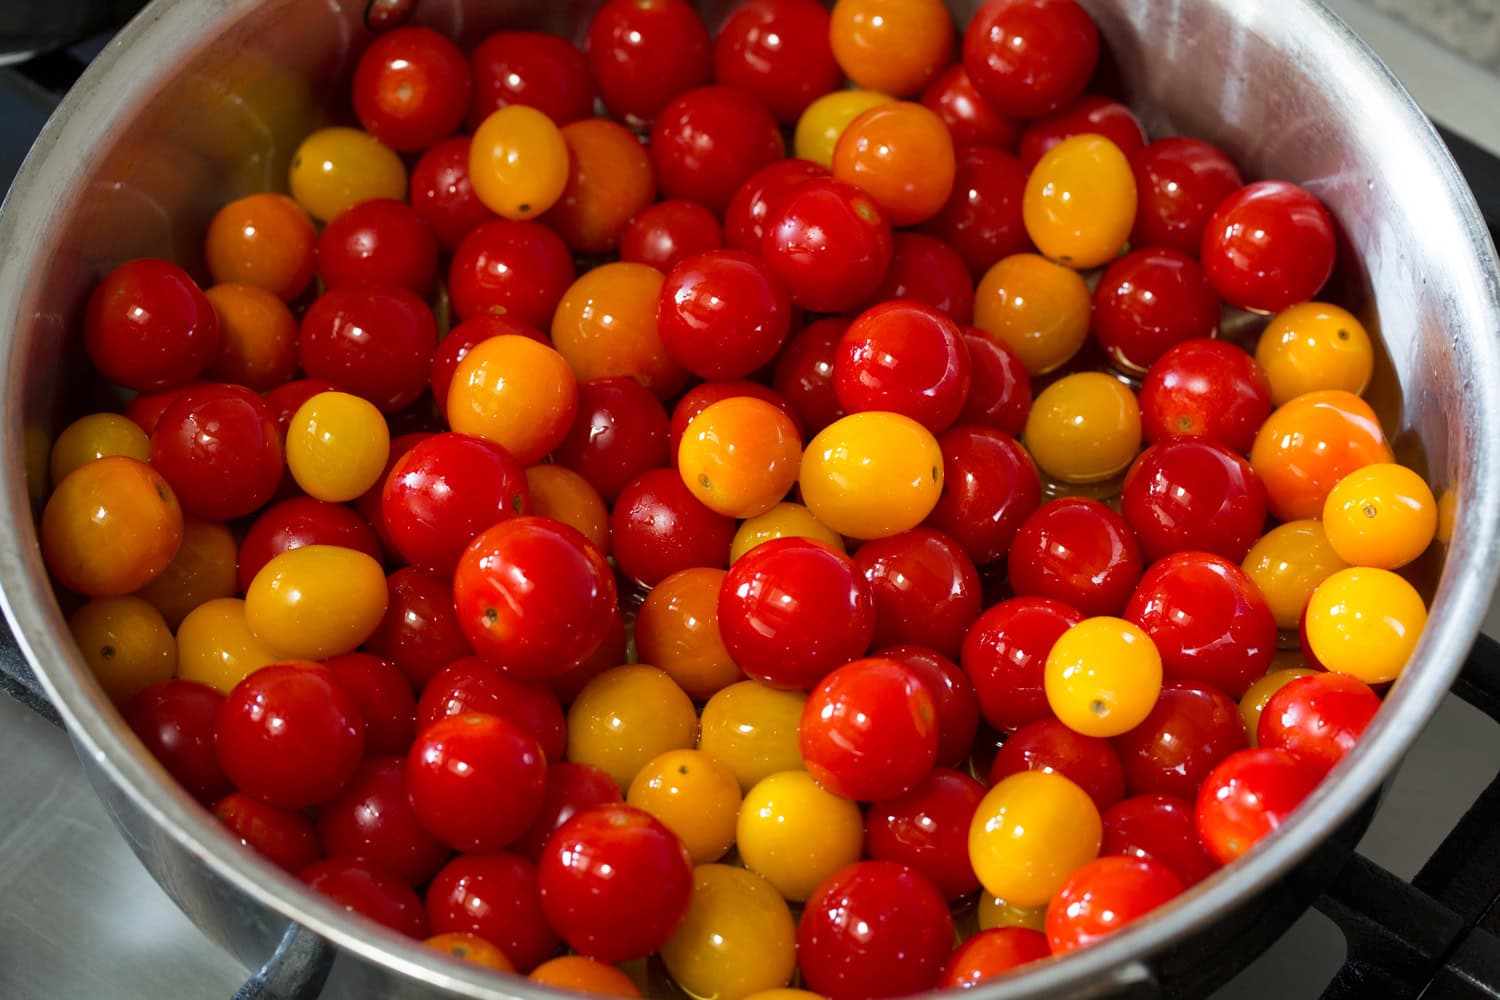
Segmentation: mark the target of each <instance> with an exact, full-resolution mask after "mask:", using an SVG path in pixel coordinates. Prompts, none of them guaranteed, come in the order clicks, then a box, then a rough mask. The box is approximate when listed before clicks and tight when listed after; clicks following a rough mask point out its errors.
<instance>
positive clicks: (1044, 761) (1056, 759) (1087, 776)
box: [989, 719, 1125, 812]
mask: <svg viewBox="0 0 1500 1000" xmlns="http://www.w3.org/2000/svg"><path fill="white" fill-rule="evenodd" d="M1021 771H1050V772H1052V773H1053V774H1060V775H1062V776H1063V777H1064V778H1067V779H1068V780H1069V781H1071V782H1073V783H1074V784H1075V785H1077V786H1078V787H1079V788H1082V789H1083V790H1084V791H1085V792H1087V793H1088V795H1089V798H1091V799H1093V800H1094V805H1096V806H1098V807H1099V811H1100V812H1103V811H1104V810H1106V809H1108V808H1109V807H1110V806H1112V805H1114V804H1115V803H1116V802H1119V801H1120V800H1121V799H1122V798H1124V797H1125V771H1124V769H1123V768H1122V767H1121V764H1120V755H1119V754H1118V753H1116V752H1115V748H1114V747H1113V746H1111V745H1110V742H1109V740H1106V739H1101V738H1099V737H1097V736H1083V735H1081V734H1079V733H1075V732H1074V731H1073V730H1071V729H1069V728H1068V727H1067V726H1065V725H1063V724H1062V723H1061V722H1059V721H1057V720H1056V719H1038V720H1037V721H1035V722H1032V723H1028V724H1027V725H1025V726H1022V727H1021V728H1020V729H1018V730H1016V731H1015V732H1014V733H1012V734H1011V735H1010V736H1009V737H1008V738H1007V739H1006V740H1005V743H1004V745H1002V746H1001V747H1000V752H999V753H998V754H996V755H995V763H994V764H993V765H991V766H990V774H989V780H990V784H991V785H996V784H999V783H1000V781H1001V780H1002V779H1004V778H1008V777H1010V776H1011V775H1012V774H1018V773H1020V772H1021Z"/></svg>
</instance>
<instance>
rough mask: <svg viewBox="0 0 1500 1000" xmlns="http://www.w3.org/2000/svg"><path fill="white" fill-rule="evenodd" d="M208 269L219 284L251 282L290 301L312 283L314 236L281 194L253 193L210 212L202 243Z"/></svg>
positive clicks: (292, 203)
mask: <svg viewBox="0 0 1500 1000" xmlns="http://www.w3.org/2000/svg"><path fill="white" fill-rule="evenodd" d="M204 243H205V245H204V251H203V255H204V258H205V259H206V260H207V263H208V273H209V274H211V275H212V276H213V279H214V281H216V282H218V283H220V284H240V285H254V286H255V287H256V288H264V289H265V290H266V291H268V292H270V293H271V294H272V295H274V296H276V297H277V298H279V299H281V300H282V301H287V302H289V301H291V300H292V299H295V298H296V297H297V296H299V295H301V294H302V292H303V291H304V290H305V289H306V288H307V286H308V284H309V283H310V282H311V281H312V276H313V267H314V263H315V261H314V255H315V253H316V250H317V245H318V234H317V233H316V232H315V231H314V230H313V224H312V219H310V218H308V217H307V212H305V211H304V210H303V208H302V206H301V205H299V204H297V203H296V202H295V201H293V200H292V199H290V198H288V197H287V196H286V195H284V194H252V195H250V196H249V197H248V198H239V199H237V200H235V201H231V202H230V203H229V204H227V205H225V206H224V207H223V208H221V209H219V211H218V213H217V214H215V215H214V217H213V221H212V222H210V223H209V224H208V237H207V239H206V240H205V241H204Z"/></svg>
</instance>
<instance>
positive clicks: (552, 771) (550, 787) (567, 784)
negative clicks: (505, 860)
mask: <svg viewBox="0 0 1500 1000" xmlns="http://www.w3.org/2000/svg"><path fill="white" fill-rule="evenodd" d="M622 801H624V800H623V799H622V798H621V796H620V786H619V785H617V784H615V779H613V778H611V777H610V776H609V775H608V774H607V773H606V772H604V771H602V770H600V769H599V768H597V767H594V766H593V765H592V764H575V763H573V762H572V761H565V760H560V761H558V762H557V763H555V764H548V765H547V794H546V797H545V798H543V799H542V810H541V812H539V813H537V816H536V820H535V821H534V822H533V823H532V824H531V829H529V830H527V831H526V832H525V833H524V834H522V835H521V839H520V840H518V841H516V842H515V843H514V844H512V845H511V850H512V851H514V852H515V853H517V854H519V855H521V857H523V858H526V859H527V860H528V861H531V862H533V863H535V862H536V861H537V860H538V859H540V858H541V856H542V849H543V848H544V847H545V846H546V843H547V839H548V838H549V837H551V836H552V832H553V831H554V830H556V829H557V828H558V827H560V826H562V825H563V824H564V823H566V822H567V821H568V820H570V819H572V818H573V817H574V816H576V815H577V814H579V813H581V812H583V811H585V810H587V809H592V808H594V806H604V805H609V804H611V803H616V802H622Z"/></svg>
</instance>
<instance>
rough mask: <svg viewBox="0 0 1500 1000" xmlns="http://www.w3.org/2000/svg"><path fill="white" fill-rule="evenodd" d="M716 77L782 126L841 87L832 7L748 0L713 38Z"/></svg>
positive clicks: (802, 0) (812, 0)
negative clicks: (830, 27)
mask: <svg viewBox="0 0 1500 1000" xmlns="http://www.w3.org/2000/svg"><path fill="white" fill-rule="evenodd" d="M714 79H715V80H716V81H717V82H719V83H721V84H724V85H725V86H728V87H738V88H739V89H741V90H743V91H746V92H748V93H750V94H752V95H753V96H754V97H755V98H756V99H757V100H759V101H760V102H761V103H762V104H764V105H765V106H766V107H767V108H769V109H770V111H771V114H772V115H774V116H775V117H776V120H777V121H778V122H781V123H782V124H783V125H790V124H792V123H794V122H796V120H797V117H798V116H799V115H800V114H802V112H803V111H804V110H805V109H806V108H807V106H808V105H809V104H811V103H812V102H813V100H814V98H818V97H821V96H823V95H824V94H826V93H828V92H829V91H832V90H837V89H839V87H840V86H841V85H842V84H843V82H844V71H843V70H841V69H840V68H839V64H838V63H837V62H835V61H834V58H833V48H832V46H830V45H829V44H828V10H827V8H826V7H824V6H823V5H822V4H820V3H818V2H817V0H747V2H745V3H742V4H740V5H739V6H737V7H736V8H735V9H734V12H733V13H731V14H730V15H729V19H728V20H727V21H725V22H724V24H723V26H722V27H721V28H720V29H719V37H718V38H717V39H716V40H715V41H714Z"/></svg>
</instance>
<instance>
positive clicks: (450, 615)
mask: <svg viewBox="0 0 1500 1000" xmlns="http://www.w3.org/2000/svg"><path fill="white" fill-rule="evenodd" d="M385 587H386V604H385V617H384V618H382V619H381V620H380V624H379V625H377V626H376V627H375V631H374V632H373V633H372V634H371V635H370V637H369V638H368V639H366V640H365V648H366V649H368V650H369V651H370V652H372V653H374V654H375V655H377V656H380V657H384V658H385V659H387V660H389V661H390V662H391V663H393V664H395V665H396V668H397V669H398V670H400V671H401V673H402V674H403V675H404V676H405V677H406V679H407V681H408V683H410V684H411V685H412V686H413V687H416V688H419V689H420V688H421V687H422V685H424V684H426V683H427V680H428V678H430V677H431V676H432V675H433V674H434V673H436V672H437V671H438V670H439V669H440V668H441V667H443V666H444V665H445V664H448V663H451V662H453V661H454V660H456V659H458V658H459V657H461V656H468V655H469V654H470V653H471V652H472V650H471V649H470V648H469V640H468V639H466V638H464V633H463V629H462V628H460V627H459V624H458V615H457V613H456V612H455V611H454V609H453V587H452V585H451V584H449V583H448V581H447V580H446V579H444V578H443V577H440V576H437V575H435V574H433V573H428V572H427V571H426V570H420V569H417V568H416V567H413V566H408V567H406V568H405V569H398V570H396V572H394V573H392V574H391V575H390V576H388V577H386V581H385ZM409 742H410V741H409V740H408V743H409ZM402 749H405V748H404V747H403V748H402Z"/></svg>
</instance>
